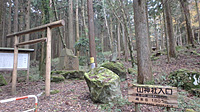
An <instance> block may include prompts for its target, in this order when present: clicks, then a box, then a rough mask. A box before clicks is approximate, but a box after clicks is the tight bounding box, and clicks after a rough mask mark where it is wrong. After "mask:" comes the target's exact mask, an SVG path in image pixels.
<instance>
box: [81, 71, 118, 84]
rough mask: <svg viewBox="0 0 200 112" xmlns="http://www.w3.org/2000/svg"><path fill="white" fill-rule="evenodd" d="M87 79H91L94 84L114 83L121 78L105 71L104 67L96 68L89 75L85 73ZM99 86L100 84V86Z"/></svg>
mask: <svg viewBox="0 0 200 112" xmlns="http://www.w3.org/2000/svg"><path fill="white" fill-rule="evenodd" d="M84 76H85V77H86V78H87V79H90V80H91V81H94V82H97V83H99V82H108V83H109V82H112V81H113V80H116V79H118V78H119V76H117V75H115V74H114V73H113V72H112V71H110V70H108V69H105V68H103V67H100V68H95V69H93V70H91V71H90V72H89V73H85V75H84ZM98 85H99V84H98Z"/></svg>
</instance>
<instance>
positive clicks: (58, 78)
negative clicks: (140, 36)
mask: <svg viewBox="0 0 200 112" xmlns="http://www.w3.org/2000/svg"><path fill="white" fill-rule="evenodd" d="M64 80H65V78H64V77H63V76H62V75H61V74H57V75H51V82H62V81H64Z"/></svg>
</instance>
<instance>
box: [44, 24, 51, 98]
mask: <svg viewBox="0 0 200 112" xmlns="http://www.w3.org/2000/svg"><path fill="white" fill-rule="evenodd" d="M50 75H51V28H50V27H47V54H46V80H45V84H46V85H45V93H46V96H50Z"/></svg>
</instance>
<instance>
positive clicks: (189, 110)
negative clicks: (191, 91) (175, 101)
mask: <svg viewBox="0 0 200 112" xmlns="http://www.w3.org/2000/svg"><path fill="white" fill-rule="evenodd" d="M185 112H196V111H194V110H193V109H186V110H185Z"/></svg>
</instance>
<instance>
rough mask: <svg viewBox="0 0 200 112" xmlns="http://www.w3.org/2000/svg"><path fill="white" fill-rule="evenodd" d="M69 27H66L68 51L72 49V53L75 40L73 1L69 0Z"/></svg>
mask: <svg viewBox="0 0 200 112" xmlns="http://www.w3.org/2000/svg"><path fill="white" fill-rule="evenodd" d="M68 14H69V22H68V24H69V27H68V31H69V41H68V44H69V49H72V50H73V51H74V44H75V39H74V26H73V23H74V19H73V0H69V12H68Z"/></svg>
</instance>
